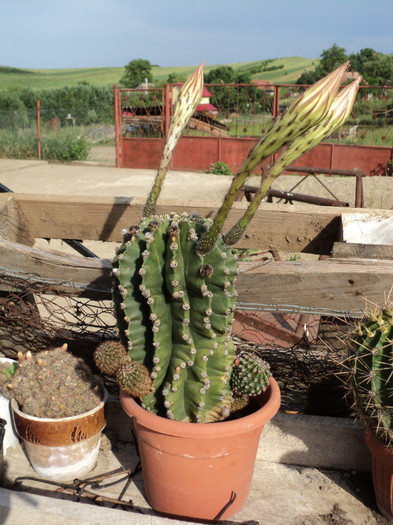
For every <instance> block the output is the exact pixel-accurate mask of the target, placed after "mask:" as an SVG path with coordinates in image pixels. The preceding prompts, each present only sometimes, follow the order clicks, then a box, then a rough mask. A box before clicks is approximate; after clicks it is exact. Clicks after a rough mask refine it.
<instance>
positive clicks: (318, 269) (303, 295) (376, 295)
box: [237, 259, 393, 315]
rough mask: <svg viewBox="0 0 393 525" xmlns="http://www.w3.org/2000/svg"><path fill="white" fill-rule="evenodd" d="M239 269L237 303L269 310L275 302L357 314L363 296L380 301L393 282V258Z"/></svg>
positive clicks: (289, 307)
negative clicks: (267, 306) (260, 305)
mask: <svg viewBox="0 0 393 525" xmlns="http://www.w3.org/2000/svg"><path fill="white" fill-rule="evenodd" d="M242 270H243V273H242V274H241V278H240V276H239V283H238V286H237V289H238V292H239V306H240V307H241V303H242V301H246V302H248V303H254V304H255V305H257V304H262V305H272V309H273V310H274V305H279V306H280V310H281V311H286V310H287V311H291V310H292V311H293V310H295V311H296V310H297V309H299V310H300V311H308V309H310V310H311V313H320V314H322V315H324V314H326V312H327V311H331V312H334V311H336V310H337V311H340V312H345V311H347V312H348V314H351V315H360V314H361V312H363V311H364V308H365V305H366V301H367V300H368V301H372V302H375V303H379V304H383V303H384V302H385V300H386V298H387V297H388V294H389V292H390V291H391V289H392V286H393V261H391V260H386V261H384V260H371V259H364V260H362V259H354V260H351V259H327V260H321V261H281V262H276V261H272V262H271V263H268V264H264V265H260V266H255V265H254V267H252V268H251V269H250V270H247V268H246V266H245V265H244V266H243V268H242ZM292 307H293V308H292Z"/></svg>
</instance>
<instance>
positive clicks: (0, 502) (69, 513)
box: [0, 488, 192, 525]
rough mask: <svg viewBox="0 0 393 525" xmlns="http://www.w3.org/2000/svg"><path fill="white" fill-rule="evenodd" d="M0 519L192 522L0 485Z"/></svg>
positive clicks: (7, 524) (6, 522) (35, 524)
mask: <svg viewBox="0 0 393 525" xmlns="http://www.w3.org/2000/svg"><path fill="white" fill-rule="evenodd" d="M0 523H2V524H3V525H26V523H28V524H29V525H51V524H53V525H75V524H81V525H82V524H83V525H90V524H91V525H99V524H103V525H104V524H105V525H106V524H108V523H116V525H129V524H130V523H132V524H133V525H179V523H182V524H183V525H187V524H189V525H192V524H191V523H190V522H185V521H179V520H175V519H167V518H163V517H161V516H153V515H147V514H137V513H135V512H133V513H132V514H130V513H128V512H124V510H117V509H110V508H105V507H99V506H94V505H84V504H78V503H74V502H73V501H66V500H59V499H57V498H50V497H47V496H39V495H37V494H32V493H30V492H15V491H13V490H8V489H4V488H0Z"/></svg>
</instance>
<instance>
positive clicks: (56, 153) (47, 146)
mask: <svg viewBox="0 0 393 525" xmlns="http://www.w3.org/2000/svg"><path fill="white" fill-rule="evenodd" d="M89 150H90V147H89V144H88V142H87V139H86V137H85V136H84V135H75V134H74V132H73V131H71V132H67V133H56V134H51V135H47V136H45V137H44V138H43V140H42V143H41V151H42V159H43V160H58V161H60V162H71V161H73V160H86V159H87V157H88V155H89Z"/></svg>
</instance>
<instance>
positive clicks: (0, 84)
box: [0, 57, 319, 89]
mask: <svg viewBox="0 0 393 525" xmlns="http://www.w3.org/2000/svg"><path fill="white" fill-rule="evenodd" d="M318 62H319V59H318V58H316V59H309V58H302V57H286V58H277V59H275V60H273V61H271V63H269V65H271V66H281V65H283V66H284V67H283V68H280V69H276V70H272V71H266V72H263V73H258V74H256V75H254V78H259V79H264V80H271V81H272V82H277V83H293V82H295V81H296V79H297V78H298V77H299V76H300V75H301V73H303V71H305V70H309V69H313V68H314V67H315V66H316V65H317V64H318ZM254 64H257V62H241V63H233V64H225V65H228V66H231V67H233V69H235V70H236V69H243V70H244V69H248V68H251V67H252V66H253V65H254ZM219 65H223V64H219ZM195 67H196V65H193V66H177V67H158V66H153V69H152V72H153V78H154V81H155V82H156V83H164V82H165V81H166V79H167V78H168V75H169V74H170V73H171V74H173V75H176V76H179V78H181V77H183V78H185V77H187V76H188V75H189V74H190V73H192V72H193V71H194V69H195ZM216 67H218V65H215V66H206V67H205V71H206V72H208V71H210V70H211V69H214V68H216ZM123 70H124V69H123V68H122V67H103V68H78V69H18V68H13V67H8V66H0V89H23V88H31V89H52V88H58V87H64V86H75V85H76V84H78V83H80V82H88V83H89V84H91V85H93V86H108V85H110V86H112V85H114V84H117V83H118V82H119V80H120V78H121V76H122V74H123Z"/></svg>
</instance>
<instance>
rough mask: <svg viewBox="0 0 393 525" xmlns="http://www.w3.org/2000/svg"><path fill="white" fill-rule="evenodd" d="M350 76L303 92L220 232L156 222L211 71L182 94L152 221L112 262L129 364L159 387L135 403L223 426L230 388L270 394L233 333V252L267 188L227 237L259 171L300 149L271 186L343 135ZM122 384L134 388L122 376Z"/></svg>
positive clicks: (128, 236)
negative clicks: (315, 148) (314, 148)
mask: <svg viewBox="0 0 393 525" xmlns="http://www.w3.org/2000/svg"><path fill="white" fill-rule="evenodd" d="M346 68H347V64H344V65H343V66H340V67H339V68H338V69H337V70H336V71H335V72H333V73H331V74H330V75H328V76H327V77H326V79H323V80H321V81H319V82H318V83H317V84H315V85H314V86H312V87H311V88H309V90H307V91H305V92H304V93H303V94H302V95H301V96H300V97H299V99H298V101H297V102H296V101H295V103H294V105H293V108H292V109H291V107H292V106H290V107H289V109H288V110H287V113H286V114H284V115H283V116H282V118H280V119H278V120H277V122H276V124H275V125H274V126H273V127H272V128H271V129H270V130H269V131H268V133H267V134H266V136H265V137H262V139H261V141H260V142H259V143H258V144H257V146H255V148H253V150H252V151H251V152H250V154H249V156H248V157H247V159H246V160H245V161H244V163H243V165H242V167H241V169H240V171H239V172H238V173H237V175H235V177H234V179H233V182H232V185H231V187H230V188H229V190H228V192H227V195H226V196H225V198H224V201H223V204H222V206H221V208H220V210H219V211H218V213H217V215H216V217H215V219H214V221H213V222H212V221H210V220H207V219H205V218H203V217H199V216H197V215H195V214H193V215H189V214H187V213H183V214H181V215H176V214H168V215H165V216H158V215H156V212H155V207H156V202H157V199H158V196H159V192H160V189H161V187H162V184H163V181H164V177H165V173H166V172H167V169H168V166H169V163H170V159H171V156H172V153H173V149H174V146H175V144H176V143H177V141H178V139H179V137H180V133H181V131H182V130H183V129H184V128H185V127H186V125H187V122H188V120H189V119H190V118H191V116H192V114H193V112H194V110H195V108H196V107H197V105H198V103H199V101H200V99H201V96H202V91H203V89H202V88H203V64H201V65H200V66H199V68H198V69H197V70H196V72H195V73H194V74H193V75H192V77H191V78H190V79H189V80H188V81H187V82H186V84H184V86H183V88H182V90H181V92H180V94H179V96H178V100H177V103H176V106H175V109H174V111H173V117H172V121H171V125H170V127H169V133H168V136H167V138H166V143H165V145H164V148H163V155H162V159H161V163H160V167H159V169H158V172H157V177H156V179H155V182H154V184H153V187H152V190H151V192H150V195H149V197H148V199H147V203H146V206H145V209H144V213H143V215H144V217H142V218H141V220H140V222H139V224H138V225H135V226H131V227H130V228H128V229H127V230H126V231H125V232H124V240H123V243H122V245H121V246H120V248H119V249H118V250H117V253H116V256H115V257H114V259H113V276H114V286H113V301H114V308H115V313H116V317H117V321H118V328H119V333H120V339H121V342H122V343H123V345H124V346H125V348H126V349H127V350H128V355H129V357H130V359H131V360H132V361H137V362H139V363H140V364H141V365H143V366H144V367H146V370H147V371H148V373H149V374H150V378H151V387H150V390H149V391H148V393H146V381H145V379H144V388H142V389H141V391H140V392H139V393H138V395H136V396H135V397H139V398H140V399H141V404H142V406H143V407H144V408H145V409H146V410H148V411H151V412H152V413H154V414H157V415H160V416H164V417H167V418H170V419H175V420H177V421H184V422H196V423H208V422H214V421H220V420H222V419H225V418H226V417H228V415H229V413H230V411H231V404H232V403H233V400H234V394H233V393H232V389H231V388H232V387H234V388H233V390H234V392H235V394H236V395H238V394H239V393H241V394H243V393H244V394H245V395H253V393H255V394H258V393H260V392H261V391H263V390H264V388H266V387H267V385H268V376H269V374H270V371H269V370H268V365H266V363H263V362H262V363H261V362H260V361H258V360H256V362H255V366H254V363H251V362H250V360H251V361H252V359H253V356H251V357H249V358H247V362H245V361H244V362H242V363H240V366H239V359H240V360H243V359H244V358H243V357H242V356H236V355H235V348H234V343H233V341H232V338H231V326H232V321H233V315H234V308H235V301H236V292H235V288H234V285H235V282H236V275H237V265H236V254H235V250H234V249H231V248H230V247H229V246H230V245H232V244H234V243H236V242H237V240H239V238H240V236H241V234H242V233H243V231H244V229H245V228H246V226H247V224H248V222H249V220H250V219H251V217H252V216H253V215H254V213H255V211H256V209H257V207H258V205H259V203H260V201H261V199H262V197H263V195H264V194H265V193H266V191H267V189H268V188H267V187H266V188H265V187H263V188H262V190H261V192H260V194H259V200H255V202H254V203H253V202H251V203H250V207H249V210H247V212H246V214H245V215H244V217H243V218H242V219H241V220H240V221H239V223H238V225H235V226H234V229H233V230H231V235H230V236H228V238H226V236H225V235H223V234H222V233H221V230H222V227H223V224H224V221H225V219H226V216H227V214H228V212H229V210H230V209H231V206H232V203H233V201H234V200H235V196H236V194H237V191H238V189H239V187H241V186H242V184H243V183H244V181H245V179H246V177H247V176H248V175H249V174H250V173H251V171H252V169H254V168H255V167H256V165H257V164H259V163H260V162H262V161H263V160H264V159H265V158H267V157H269V156H270V155H272V154H273V153H275V152H277V151H279V150H281V149H282V148H283V147H284V146H288V148H289V147H291V146H292V149H291V153H290V155H288V158H287V162H284V161H282V160H280V164H279V169H275V170H274V166H273V167H272V169H271V173H270V175H269V173H268V180H269V183H270V184H271V183H272V182H273V180H274V179H275V178H276V177H277V176H278V175H279V173H280V172H281V171H283V170H284V169H285V167H286V166H287V165H288V164H290V163H292V162H293V161H294V160H295V158H297V157H298V156H300V155H301V154H302V153H303V152H304V151H306V150H307V148H308V146H309V145H310V144H312V145H316V144H317V143H318V142H319V141H320V140H322V139H323V138H325V136H327V135H328V134H330V133H332V132H333V131H334V130H335V129H336V124H335V122H336V121H337V127H338V126H339V125H341V124H342V123H343V119H339V118H336V119H335V111H334V110H333V111H330V107H333V108H334V104H333V101H334V100H335V97H336V94H337V91H338V88H339V85H340V82H341V79H342V76H343V74H344V72H345V70H346ZM357 87H358V85H356V86H355V88H354V89H352V90H348V92H345V93H344V95H342V96H341V99H340V100H341V103H340V108H339V109H340V112H341V113H340V114H342V112H343V107H345V108H346V110H347V114H348V115H349V113H350V109H351V107H352V104H353V102H354V99H355V96H356V91H357ZM325 121H326V122H325ZM328 123H329V125H328ZM321 128H322V129H326V130H327V131H326V133H325V134H324V133H323V132H321ZM316 134H317V135H316ZM314 135H315V137H314ZM234 366H235V368H236V370H235V375H234V378H232V372H233V370H234ZM261 367H262V369H263V371H262V370H259V369H260V368H261ZM257 369H258V371H257ZM248 370H249V371H250V372H248ZM251 372H252V373H251ZM142 375H144V374H142ZM259 378H263V380H262V379H259ZM266 378H267V379H266ZM122 381H124V382H127V379H126V377H125V376H124V374H123V373H122ZM258 382H260V383H261V387H260V388H259V386H258V385H256V383H258ZM241 383H243V385H244V386H242V385H241ZM247 383H250V384H249V386H247ZM132 388H134V385H133V386H132ZM133 392H138V390H133Z"/></svg>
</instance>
